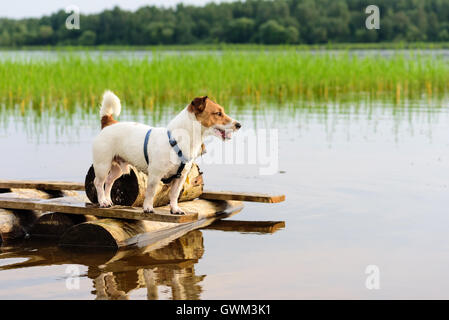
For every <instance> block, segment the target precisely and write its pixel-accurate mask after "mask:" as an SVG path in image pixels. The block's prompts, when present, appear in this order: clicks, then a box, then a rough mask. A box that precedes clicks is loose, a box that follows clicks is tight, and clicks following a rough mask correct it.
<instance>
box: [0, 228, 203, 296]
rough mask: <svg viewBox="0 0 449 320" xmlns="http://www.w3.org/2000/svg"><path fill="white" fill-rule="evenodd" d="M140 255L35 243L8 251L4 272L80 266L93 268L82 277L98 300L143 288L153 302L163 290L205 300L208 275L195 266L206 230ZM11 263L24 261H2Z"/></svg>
mask: <svg viewBox="0 0 449 320" xmlns="http://www.w3.org/2000/svg"><path fill="white" fill-rule="evenodd" d="M139 251H140V250H139ZM135 252H136V251H135V250H130V251H126V250H123V251H118V252H113V251H95V252H93V251H88V252H86V251H84V250H83V251H79V250H74V249H70V250H69V249H62V248H59V247H57V246H55V245H54V244H47V245H43V244H42V242H41V241H39V242H36V241H33V242H26V243H24V244H21V245H15V246H14V245H13V246H8V247H3V248H2V253H1V254H0V264H2V266H0V271H5V270H12V269H21V268H31V267H43V266H51V265H72V264H77V265H84V266H87V267H88V269H87V273H86V274H85V275H82V276H86V277H88V278H89V279H91V280H92V287H93V290H92V292H91V293H92V294H93V295H94V296H95V299H99V300H103V299H112V300H117V299H129V294H130V293H131V292H132V291H133V290H137V289H141V288H146V290H147V297H148V299H158V298H159V287H161V286H162V287H164V288H166V289H167V288H168V289H169V292H170V295H171V296H170V297H169V298H171V299H190V300H192V299H200V296H201V292H202V287H201V281H202V280H203V279H204V278H205V277H206V276H205V275H197V274H196V271H195V264H196V263H198V261H199V260H200V259H201V257H202V256H203V254H204V243H203V234H202V232H201V231H199V230H195V231H192V232H189V233H188V234H186V235H184V236H182V237H180V238H178V239H176V240H174V241H172V242H171V243H169V244H168V245H166V246H165V247H162V248H159V249H156V250H153V251H149V252H147V253H145V254H138V255H136V254H134V253H135ZM6 259H13V260H12V261H16V260H17V259H20V261H19V262H16V263H11V264H6V265H3V263H1V261H11V260H6ZM23 259H25V260H24V261H23ZM165 291H167V290H165Z"/></svg>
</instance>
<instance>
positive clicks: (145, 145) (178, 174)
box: [143, 128, 189, 184]
mask: <svg viewBox="0 0 449 320" xmlns="http://www.w3.org/2000/svg"><path fill="white" fill-rule="evenodd" d="M150 134H151V128H150V130H148V132H147V134H146V135H145V141H144V143H143V154H144V156H145V161H146V162H147V164H149V161H148V139H149V138H150ZM167 136H168V142H169V143H170V145H171V147H172V148H173V150H174V151H175V152H176V154H177V155H178V158H179V159H180V160H181V164H180V165H179V167H178V171H176V173H175V174H174V175H172V176H171V177H168V178H165V179H161V181H162V182H163V183H164V184H168V183H170V182H172V180H173V179H178V178H181V173H182V170H184V167H185V166H186V163H187V162H189V160H188V159H187V158H186V157H184V155H183V154H182V151H181V149H180V148H179V146H178V142H177V141H176V140H175V139H174V138H173V137H172V135H171V132H170V130H167Z"/></svg>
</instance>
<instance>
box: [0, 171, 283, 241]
mask: <svg viewBox="0 0 449 320" xmlns="http://www.w3.org/2000/svg"><path fill="white" fill-rule="evenodd" d="M192 176H193V177H197V176H198V177H200V176H201V172H200V171H199V170H198V169H197V168H196V171H192ZM192 181H193V179H192ZM200 182H202V180H201V181H200ZM197 185H198V186H199V187H201V189H202V184H201V183H200V184H190V185H189V184H186V185H184V187H187V188H190V187H193V189H194V190H201V189H198V188H197V189H195V188H196V186H197ZM14 188H17V189H14ZM37 188H38V189H40V190H45V194H49V195H50V196H44V197H41V196H40V194H39V193H38V194H39V197H36V196H35V194H36V192H43V191H37V190H36V189H37ZM85 188H86V187H85V184H84V185H83V184H82V183H72V182H58V181H54V182H47V181H23V180H22V181H18V180H6V181H5V180H0V190H1V192H3V193H2V194H0V208H3V209H0V210H4V211H5V214H4V215H5V217H6V218H8V219H6V220H8V221H9V220H11V221H9V222H14V221H16V220H17V221H16V222H20V225H19V224H17V227H18V229H17V228H16V229H17V230H19V231H22V230H21V229H22V222H21V221H20V220H18V219H17V218H16V216H17V214H19V213H20V214H21V215H22V216H28V215H30V214H33V219H32V220H33V221H32V222H31V223H29V226H26V228H24V229H23V232H22V233H21V234H22V235H25V236H26V235H30V234H31V236H32V237H34V236H38V237H40V236H50V237H57V238H59V244H60V245H62V246H78V247H112V248H116V249H117V248H122V247H129V246H133V245H136V244H139V245H142V244H146V245H148V244H151V243H154V244H156V243H158V244H160V243H165V242H167V241H168V242H170V241H172V240H174V239H177V238H178V237H180V236H182V235H184V234H186V233H188V232H190V231H192V230H195V229H199V228H205V227H210V228H212V229H216V230H223V231H232V230H234V231H240V232H267V231H266V230H270V231H269V232H275V230H277V229H278V228H283V227H284V223H283V222H279V223H278V222H276V223H273V222H269V224H270V225H266V224H264V223H263V222H262V223H256V224H251V223H250V224H249V225H248V222H234V223H232V222H230V224H226V223H225V224H215V225H214V226H212V224H213V223H214V222H216V221H218V220H221V219H223V218H226V217H229V216H231V215H234V214H236V213H238V212H240V211H241V209H242V208H243V204H242V202H241V201H255V202H264V203H278V202H281V201H283V200H284V199H285V196H283V195H279V196H272V195H267V194H258V193H238V192H225V191H221V192H215V191H206V192H202V193H200V194H199V199H198V198H197V199H195V200H190V201H182V202H180V203H179V205H180V207H181V208H182V209H183V210H184V212H186V215H172V214H170V209H169V206H168V205H165V206H160V207H157V208H155V212H154V213H151V214H146V213H144V212H143V210H142V208H141V207H138V208H137V207H131V206H117V205H115V206H114V207H112V208H99V207H98V205H93V204H91V203H87V202H88V201H89V200H88V199H87V198H86V195H84V193H79V192H76V191H82V190H85ZM67 190H71V191H67ZM119 190H124V189H119ZM195 192H196V191H195ZM20 193H26V195H25V196H21V195H20ZM161 194H162V193H161ZM190 194H192V192H190ZM161 199H162V197H161ZM36 213H37V214H38V216H36ZM22 216H20V217H22ZM10 217H11V218H14V219H15V220H14V219H9V218H10ZM17 217H19V216H17ZM4 220H5V219H4ZM8 225H10V226H14V224H13V223H9V224H8ZM16 235H17V236H20V234H19V233H17V234H16ZM1 236H2V238H4V232H3V231H2V234H1ZM16 238H17V237H16ZM151 247H152V246H151Z"/></svg>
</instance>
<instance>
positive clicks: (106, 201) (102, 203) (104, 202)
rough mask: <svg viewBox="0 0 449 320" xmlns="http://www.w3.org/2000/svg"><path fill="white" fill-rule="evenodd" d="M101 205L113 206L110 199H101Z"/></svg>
mask: <svg viewBox="0 0 449 320" xmlns="http://www.w3.org/2000/svg"><path fill="white" fill-rule="evenodd" d="M98 204H99V205H100V208H110V207H112V201H108V200H107V199H105V200H103V201H99V203H98Z"/></svg>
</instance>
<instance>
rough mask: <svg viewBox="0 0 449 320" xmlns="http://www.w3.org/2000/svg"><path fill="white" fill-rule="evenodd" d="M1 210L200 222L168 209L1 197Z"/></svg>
mask: <svg viewBox="0 0 449 320" xmlns="http://www.w3.org/2000/svg"><path fill="white" fill-rule="evenodd" d="M0 208H5V209H22V210H39V211H53V212H62V213H70V214H84V215H92V216H99V217H107V218H119V219H131V220H148V221H160V222H171V223H184V222H191V221H196V220H198V213H197V212H186V215H172V214H170V212H169V210H168V209H167V208H156V209H155V212H154V213H144V212H143V210H142V208H133V207H118V206H114V207H112V208H99V207H97V206H94V205H92V204H89V203H84V202H62V201H60V200H58V201H53V200H52V199H50V200H39V199H20V198H2V197H0Z"/></svg>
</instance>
